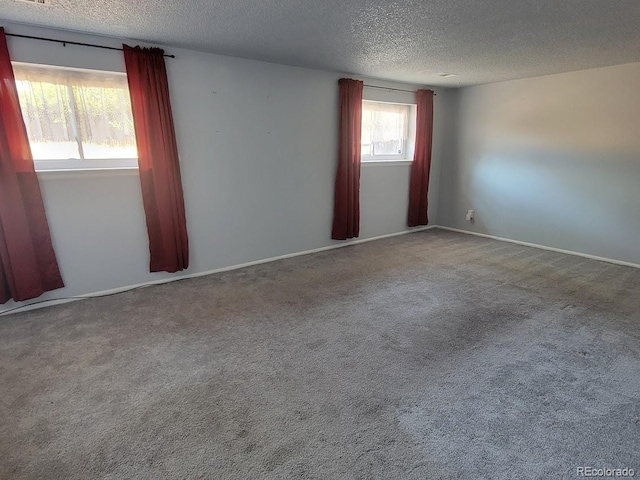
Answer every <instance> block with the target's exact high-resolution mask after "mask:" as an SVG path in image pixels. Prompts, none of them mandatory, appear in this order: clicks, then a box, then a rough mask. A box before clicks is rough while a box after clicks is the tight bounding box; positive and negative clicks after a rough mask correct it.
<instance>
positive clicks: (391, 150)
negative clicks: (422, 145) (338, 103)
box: [361, 101, 413, 162]
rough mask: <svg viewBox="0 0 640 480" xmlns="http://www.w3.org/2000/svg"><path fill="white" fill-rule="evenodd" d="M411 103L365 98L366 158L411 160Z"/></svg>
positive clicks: (363, 151)
mask: <svg viewBox="0 0 640 480" xmlns="http://www.w3.org/2000/svg"><path fill="white" fill-rule="evenodd" d="M411 117H412V115H411V105H406V104H400V103H383V102H371V101H363V102H362V139H361V143H362V161H363V162H367V161H368V162H372V161H373V162H375V161H389V160H411V158H410V156H409V150H410V146H411V145H410V143H411V141H412V140H411V138H410V133H412V131H413V128H410V120H411Z"/></svg>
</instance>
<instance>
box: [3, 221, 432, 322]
mask: <svg viewBox="0 0 640 480" xmlns="http://www.w3.org/2000/svg"><path fill="white" fill-rule="evenodd" d="M432 228H436V226H435V225H429V226H425V227H415V228H412V229H411V230H403V231H402V232H394V233H389V234H386V235H378V236H376V237H370V238H362V239H360V238H359V239H357V240H345V241H342V242H341V243H338V244H335V245H327V246H326V247H320V248H314V249H311V250H303V251H301V252H294V253H287V254H285V255H279V256H277V257H269V258H263V259H260V260H254V261H252V262H246V263H239V264H236V265H229V266H227V267H221V268H215V269H213V270H207V271H204V272H197V273H190V274H186V275H178V276H174V277H169V278H162V279H160V280H151V281H148V282H143V283H138V284H135V285H127V286H124V287H117V288H112V289H110V290H102V291H99V292H92V293H85V294H82V295H74V296H72V297H64V298H55V299H51V300H40V301H36V302H34V303H25V304H21V305H16V306H13V307H11V308H9V309H7V310H5V311H0V316H3V315H8V314H10V313H17V312H26V311H29V310H36V309H39V308H45V307H51V306H53V305H61V304H64V303H69V302H76V301H78V300H83V299H87V298H95V297H105V296H108V295H114V294H116V293H122V292H127V291H129V290H133V289H136V288H143V287H149V286H152V285H161V284H165V283H171V282H177V281H179V280H186V279H188V278H197V277H204V276H206V275H213V274H216V273H222V272H229V271H232V270H238V269H240V268H245V267H251V266H254V265H261V264H263V263H270V262H275V261H278V260H284V259H287V258H293V257H300V256H303V255H311V254H313V253H319V252H326V251H327V250H334V249H336V248H343V247H348V246H350V245H358V244H360V243H367V242H373V241H376V240H382V239H383V238H390V237H397V236H399V235H406V234H408V233H415V232H422V231H425V230H430V229H432Z"/></svg>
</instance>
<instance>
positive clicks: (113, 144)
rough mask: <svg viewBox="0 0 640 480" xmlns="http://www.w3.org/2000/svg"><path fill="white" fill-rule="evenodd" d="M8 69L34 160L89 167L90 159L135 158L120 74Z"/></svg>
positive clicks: (124, 81)
mask: <svg viewBox="0 0 640 480" xmlns="http://www.w3.org/2000/svg"><path fill="white" fill-rule="evenodd" d="M14 72H15V77H16V85H17V87H18V95H19V97H20V105H21V108H22V114H23V117H24V119H25V125H26V127H27V133H28V135H29V140H30V143H31V149H32V151H33V156H34V160H61V159H76V162H75V164H74V165H70V167H71V166H72V167H74V168H78V161H81V162H82V163H83V164H85V165H86V166H87V167H89V168H90V167H91V166H92V164H91V160H98V159H100V160H118V159H123V158H130V159H135V158H136V157H137V151H136V143H135V131H134V127H133V118H132V115H131V103H130V98H129V90H128V85H127V79H126V76H125V75H124V74H117V73H110V72H93V71H84V70H74V69H62V68H57V67H43V66H39V65H24V64H14ZM85 160H86V161H85ZM94 163H95V162H94ZM113 163H114V165H115V164H116V163H118V162H113ZM100 164H101V166H104V162H101V163H100ZM108 164H109V162H108V161H107V165H108ZM119 164H120V163H118V165H119Z"/></svg>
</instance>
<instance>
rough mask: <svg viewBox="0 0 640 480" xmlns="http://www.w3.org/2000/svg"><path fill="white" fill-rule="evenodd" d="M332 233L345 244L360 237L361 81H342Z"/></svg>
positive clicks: (345, 79)
mask: <svg viewBox="0 0 640 480" xmlns="http://www.w3.org/2000/svg"><path fill="white" fill-rule="evenodd" d="M338 85H339V87H340V120H339V133H338V142H339V145H338V171H337V173H336V185H335V202H334V207H333V229H332V232H331V238H333V239H335V240H346V239H347V238H353V237H357V236H358V235H359V233H360V149H361V145H360V135H361V131H362V89H363V87H364V84H363V82H362V81H360V80H352V79H350V78H341V79H340V81H339V82H338Z"/></svg>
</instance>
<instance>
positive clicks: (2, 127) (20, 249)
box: [0, 27, 64, 303]
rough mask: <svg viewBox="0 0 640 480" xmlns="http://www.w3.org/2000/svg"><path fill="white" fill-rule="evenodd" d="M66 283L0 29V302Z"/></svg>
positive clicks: (31, 295)
mask: <svg viewBox="0 0 640 480" xmlns="http://www.w3.org/2000/svg"><path fill="white" fill-rule="evenodd" d="M60 287H64V283H63V282H62V277H61V276H60V270H59V269H58V262H57V260H56V255H55V253H54V251H53V245H52V244H51V234H50V233H49V224H48V223H47V216H46V214H45V211H44V203H43V202H42V194H41V192H40V184H39V183H38V177H37V176H36V172H35V170H34V167H33V158H32V156H31V148H30V146H29V138H28V137H27V131H26V129H25V126H24V121H23V120H22V113H21V111H20V103H19V101H18V91H17V89H16V82H15V79H14V77H13V68H12V67H11V59H10V57H9V50H8V49H7V39H6V36H5V33H4V29H3V28H1V27H0V303H6V302H7V301H8V300H10V299H13V300H15V301H21V300H28V299H30V298H35V297H37V296H39V295H42V294H43V293H44V292H47V291H49V290H55V289H56V288H60Z"/></svg>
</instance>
